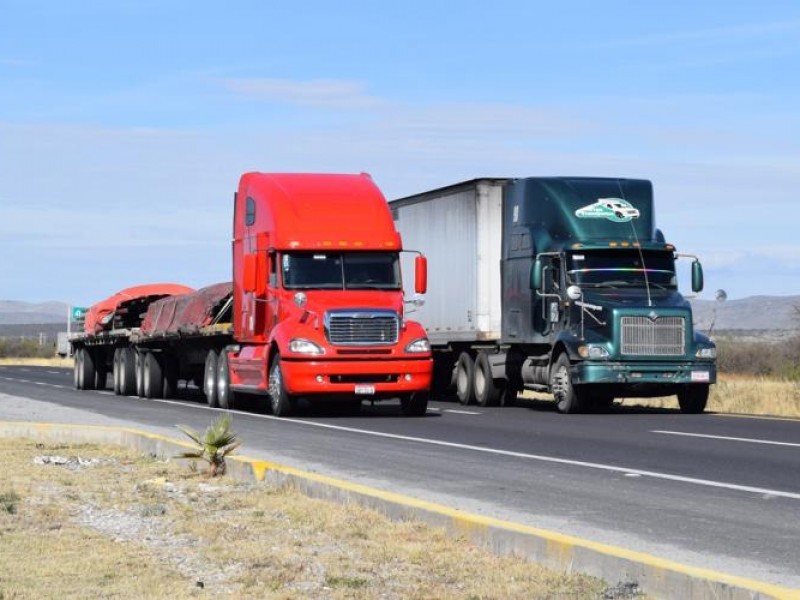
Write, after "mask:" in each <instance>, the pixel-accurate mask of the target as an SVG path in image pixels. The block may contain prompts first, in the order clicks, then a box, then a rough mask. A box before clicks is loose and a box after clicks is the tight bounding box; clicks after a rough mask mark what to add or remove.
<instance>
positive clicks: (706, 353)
mask: <svg viewBox="0 0 800 600" xmlns="http://www.w3.org/2000/svg"><path fill="white" fill-rule="evenodd" d="M695 356H696V357H697V358H705V359H708V360H713V359H715V358H717V348H716V347H714V346H712V347H711V348H700V349H699V350H698V351H697V353H696V354H695Z"/></svg>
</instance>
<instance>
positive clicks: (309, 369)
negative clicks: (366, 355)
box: [281, 358, 433, 398]
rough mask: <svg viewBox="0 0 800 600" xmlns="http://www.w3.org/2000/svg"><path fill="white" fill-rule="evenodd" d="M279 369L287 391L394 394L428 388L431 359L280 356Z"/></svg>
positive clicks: (389, 395) (303, 393)
mask: <svg viewBox="0 0 800 600" xmlns="http://www.w3.org/2000/svg"><path fill="white" fill-rule="evenodd" d="M281 370H282V371H283V382H284V385H285V386H286V391H287V392H289V393H290V394H296V395H311V394H336V395H350V396H360V397H364V398H370V397H372V398H381V397H397V396H399V395H401V394H408V393H412V392H422V391H428V390H429V389H430V387H431V373H432V371H433V359H432V358H419V359H397V360H380V361H355V360H350V361H338V360H337V361H330V360H329V361H325V360H291V359H287V358H282V359H281Z"/></svg>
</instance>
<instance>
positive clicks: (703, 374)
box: [692, 371, 711, 381]
mask: <svg viewBox="0 0 800 600" xmlns="http://www.w3.org/2000/svg"><path fill="white" fill-rule="evenodd" d="M710 379H711V377H710V376H709V374H708V371H692V381H709V380H710Z"/></svg>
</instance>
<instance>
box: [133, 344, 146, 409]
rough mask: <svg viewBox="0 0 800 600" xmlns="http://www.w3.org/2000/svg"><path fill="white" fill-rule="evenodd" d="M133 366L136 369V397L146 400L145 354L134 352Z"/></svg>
mask: <svg viewBox="0 0 800 600" xmlns="http://www.w3.org/2000/svg"><path fill="white" fill-rule="evenodd" d="M133 364H134V365H135V368H136V395H137V396H139V398H144V353H143V352H139V351H138V350H136V349H134V350H133Z"/></svg>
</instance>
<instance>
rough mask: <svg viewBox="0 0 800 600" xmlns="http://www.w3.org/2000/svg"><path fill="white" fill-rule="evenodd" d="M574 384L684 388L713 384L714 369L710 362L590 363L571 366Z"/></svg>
mask: <svg viewBox="0 0 800 600" xmlns="http://www.w3.org/2000/svg"><path fill="white" fill-rule="evenodd" d="M570 374H571V375H572V382H573V383H574V384H576V385H577V384H592V383H604V384H605V383H608V384H630V385H637V384H644V385H650V384H652V385H659V386H660V385H667V386H668V385H673V384H675V385H685V384H710V383H716V382H717V367H716V364H715V363H712V362H641V363H635V362H625V363H622V362H594V361H585V362H579V363H576V364H574V365H573V366H572V367H571V369H570Z"/></svg>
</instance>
